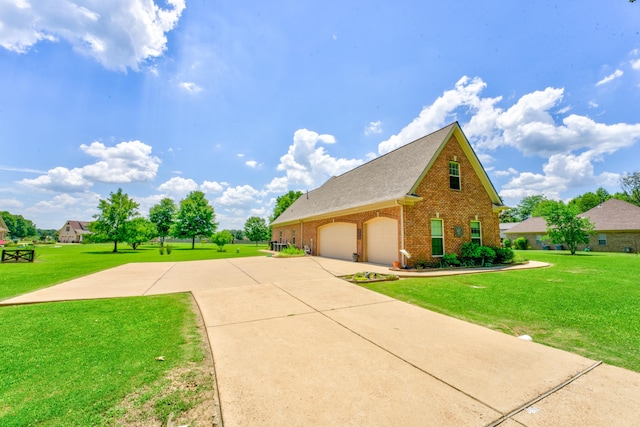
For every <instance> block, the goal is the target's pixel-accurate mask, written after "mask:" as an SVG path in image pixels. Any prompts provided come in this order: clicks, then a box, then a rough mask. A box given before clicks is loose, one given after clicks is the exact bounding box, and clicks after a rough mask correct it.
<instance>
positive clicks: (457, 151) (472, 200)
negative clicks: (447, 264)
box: [405, 137, 500, 262]
mask: <svg viewBox="0 0 640 427" xmlns="http://www.w3.org/2000/svg"><path fill="white" fill-rule="evenodd" d="M450 161H457V162H458V163H459V165H460V181H461V189H460V190H451V189H450V188H449V162H450ZM416 193H417V194H418V195H419V196H420V197H422V198H423V199H424V200H423V201H421V202H418V203H416V204H415V205H414V206H407V207H406V208H405V248H406V249H407V250H408V251H409V252H410V253H411V255H412V259H411V261H412V262H418V261H426V262H433V261H434V257H433V256H432V253H431V219H435V218H440V219H442V220H443V227H444V252H445V253H454V252H455V253H460V248H461V246H462V244H463V243H464V242H468V241H470V240H471V221H474V220H476V215H477V220H478V221H480V224H481V228H482V244H483V245H487V246H497V245H499V244H500V222H499V219H498V214H497V213H495V212H493V204H492V202H491V198H490V197H489V195H488V194H487V192H486V190H485V188H484V186H483V185H482V182H481V181H480V178H478V176H477V175H476V173H475V171H474V170H473V167H472V166H471V163H470V162H469V159H467V157H466V155H465V154H464V151H463V150H462V147H461V146H460V144H459V143H458V141H457V140H456V138H455V137H452V138H451V139H450V140H449V142H447V144H446V146H445V147H444V149H443V150H442V152H441V153H440V155H439V156H438V158H437V159H436V160H435V162H434V164H433V165H432V166H431V169H430V170H429V172H428V173H427V175H426V176H425V178H424V179H423V181H422V182H421V183H420V185H419V186H418V189H417V191H416ZM456 227H459V228H461V230H462V235H461V236H456V235H455V228H456ZM435 261H437V259H435Z"/></svg>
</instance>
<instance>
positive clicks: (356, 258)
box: [351, 252, 358, 262]
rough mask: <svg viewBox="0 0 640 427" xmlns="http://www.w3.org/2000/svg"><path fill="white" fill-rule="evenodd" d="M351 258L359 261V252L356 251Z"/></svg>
mask: <svg viewBox="0 0 640 427" xmlns="http://www.w3.org/2000/svg"><path fill="white" fill-rule="evenodd" d="M351 258H352V259H353V262H358V253H357V252H354V253H353V254H352V255H351Z"/></svg>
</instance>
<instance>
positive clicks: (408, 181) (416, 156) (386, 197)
mask: <svg viewBox="0 0 640 427" xmlns="http://www.w3.org/2000/svg"><path fill="white" fill-rule="evenodd" d="M453 135H455V136H456V139H457V140H458V142H459V143H460V145H461V146H462V148H463V150H464V152H465V154H466V155H467V157H468V158H469V160H470V161H471V164H472V165H473V168H474V170H475V171H476V173H477V174H478V176H479V177H480V179H481V181H482V183H483V185H484V187H485V189H486V190H487V192H488V194H489V196H490V197H491V200H492V201H493V202H494V204H496V205H502V201H501V199H500V196H499V195H498V193H497V192H496V190H495V188H494V187H493V185H492V184H491V181H490V180H489V178H488V176H487V174H486V172H485V170H484V168H483V167H482V165H481V164H480V161H479V160H478V158H477V156H476V155H475V152H474V151H473V149H472V148H471V145H470V144H469V142H468V140H467V138H466V137H465V136H464V134H463V133H462V130H461V129H460V125H459V124H458V123H457V122H454V123H452V124H450V125H448V126H446V127H444V128H442V129H440V130H438V131H435V132H433V133H431V134H429V135H426V136H424V137H422V138H420V139H418V140H416V141H413V142H410V143H408V144H406V145H403V146H402V147H399V148H397V149H395V150H393V151H391V152H389V153H387V154H385V155H383V156H380V157H377V158H375V159H373V160H371V161H369V162H367V163H365V164H363V165H361V166H358V167H357V168H355V169H352V170H350V171H348V172H345V173H344V174H342V175H340V176H336V177H331V178H330V179H329V180H328V181H326V182H325V183H324V184H323V185H322V186H320V187H319V188H317V189H315V190H313V191H309V192H308V193H307V194H306V195H303V196H302V197H300V198H299V199H298V200H296V201H295V202H294V203H293V204H292V205H291V206H290V207H289V208H288V209H287V210H286V211H285V212H283V213H282V214H281V215H280V216H279V217H278V218H277V219H276V220H275V221H274V222H273V223H272V225H278V224H284V223H288V222H295V221H299V220H303V219H307V218H310V217H318V216H322V215H331V214H338V213H344V212H348V211H350V210H353V209H363V208H366V207H367V206H369V207H373V206H379V205H382V204H385V203H386V204H394V203H395V202H400V203H404V201H409V202H410V201H411V200H412V198H413V199H416V200H419V198H417V197H416V196H413V194H414V193H415V190H416V188H417V187H418V185H419V184H420V182H421V181H422V179H423V178H424V177H425V175H426V174H427V172H428V171H429V169H430V168H431V165H432V164H433V163H434V161H435V159H436V158H437V157H438V154H439V153H440V152H441V151H442V149H443V147H444V146H445V145H446V143H447V142H448V141H449V140H450V139H451V138H452V136H453Z"/></svg>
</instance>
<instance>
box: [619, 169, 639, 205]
mask: <svg viewBox="0 0 640 427" xmlns="http://www.w3.org/2000/svg"><path fill="white" fill-rule="evenodd" d="M620 185H621V187H622V191H623V193H624V194H625V195H626V196H627V197H628V201H629V203H633V204H634V205H636V206H640V171H635V172H632V173H625V174H623V175H622V177H621V178H620Z"/></svg>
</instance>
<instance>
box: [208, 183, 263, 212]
mask: <svg viewBox="0 0 640 427" xmlns="http://www.w3.org/2000/svg"><path fill="white" fill-rule="evenodd" d="M261 199H262V193H261V192H260V191H258V190H256V189H255V188H253V187H252V186H250V185H239V186H237V187H229V188H227V189H226V190H225V191H224V192H223V193H222V196H220V197H218V198H217V199H216V200H215V201H216V203H218V204H220V205H222V206H225V207H233V208H244V209H249V208H252V207H254V206H256V204H259V203H260V201H261Z"/></svg>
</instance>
